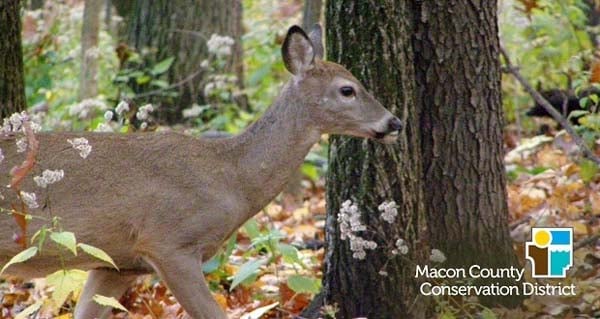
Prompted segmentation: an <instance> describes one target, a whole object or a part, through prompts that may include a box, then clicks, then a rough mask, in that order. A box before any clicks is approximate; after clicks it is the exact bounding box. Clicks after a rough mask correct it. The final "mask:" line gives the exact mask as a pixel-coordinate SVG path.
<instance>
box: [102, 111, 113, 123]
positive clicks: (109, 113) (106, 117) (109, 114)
mask: <svg viewBox="0 0 600 319" xmlns="http://www.w3.org/2000/svg"><path fill="white" fill-rule="evenodd" d="M113 115H114V114H113V112H112V111H106V112H104V120H105V121H107V122H108V121H110V120H112V118H113Z"/></svg>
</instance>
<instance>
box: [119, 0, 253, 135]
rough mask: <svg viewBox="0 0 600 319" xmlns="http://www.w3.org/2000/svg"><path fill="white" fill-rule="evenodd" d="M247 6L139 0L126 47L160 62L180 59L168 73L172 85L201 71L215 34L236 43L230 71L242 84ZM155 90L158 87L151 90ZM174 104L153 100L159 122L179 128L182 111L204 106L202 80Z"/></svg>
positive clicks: (226, 1) (182, 89)
mask: <svg viewBox="0 0 600 319" xmlns="http://www.w3.org/2000/svg"><path fill="white" fill-rule="evenodd" d="M241 18H242V5H241V2H240V0H223V1H216V2H215V1H210V0H156V1H149V0H135V1H134V4H133V10H132V13H131V14H130V16H129V21H128V26H127V28H128V31H127V42H128V45H129V46H131V47H133V48H135V49H136V50H137V51H138V52H140V51H142V50H144V49H150V52H154V53H153V54H154V56H155V61H156V62H159V61H161V60H163V59H166V58H168V57H175V62H174V64H173V65H172V67H171V68H170V69H169V73H168V78H169V82H170V83H179V82H181V81H183V80H184V79H186V78H188V77H189V76H190V74H192V73H194V72H195V71H198V70H199V69H200V64H201V62H202V61H203V60H204V59H206V58H208V52H207V48H206V42H207V41H208V39H209V38H210V37H211V35H212V34H213V33H216V34H219V35H222V36H224V35H226V36H230V37H232V38H233V39H234V41H235V44H234V46H233V54H232V55H231V57H230V59H229V61H228V66H227V70H228V71H229V72H231V73H233V74H235V75H236V76H237V82H238V85H239V86H240V87H241V86H242V84H243V60H242V43H241V34H242V25H241ZM151 89H155V88H150V90H151ZM178 90H179V96H178V97H177V98H174V99H165V98H157V97H154V98H151V99H150V102H153V103H155V104H158V105H159V108H158V113H157V116H158V118H159V120H162V121H165V122H168V123H175V122H177V121H179V120H180V119H181V110H182V109H184V108H188V107H190V106H191V105H192V104H194V103H199V104H202V101H203V96H202V76H196V77H194V79H192V80H191V81H187V82H186V83H185V84H183V85H181V86H179V88H178Z"/></svg>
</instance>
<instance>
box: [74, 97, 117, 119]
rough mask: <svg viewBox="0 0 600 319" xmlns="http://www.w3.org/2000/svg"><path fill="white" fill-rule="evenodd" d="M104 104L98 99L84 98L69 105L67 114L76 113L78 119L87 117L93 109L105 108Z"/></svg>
mask: <svg viewBox="0 0 600 319" xmlns="http://www.w3.org/2000/svg"><path fill="white" fill-rule="evenodd" d="M107 108H108V107H107V106H106V104H105V103H104V102H103V101H101V100H98V99H85V100H83V101H81V102H79V103H77V104H73V105H71V106H70V107H69V115H71V116H75V115H77V116H78V117H79V118H80V119H85V118H87V117H88V116H89V115H90V114H91V113H92V112H93V111H95V110H101V111H103V110H106V109H107Z"/></svg>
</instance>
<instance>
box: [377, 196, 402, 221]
mask: <svg viewBox="0 0 600 319" xmlns="http://www.w3.org/2000/svg"><path fill="white" fill-rule="evenodd" d="M377 209H379V211H380V212H381V218H383V220H385V221H386V222H388V223H390V224H391V223H393V222H394V221H395V220H396V216H398V205H396V202H394V201H391V202H387V201H386V202H383V203H381V205H379V207H377Z"/></svg>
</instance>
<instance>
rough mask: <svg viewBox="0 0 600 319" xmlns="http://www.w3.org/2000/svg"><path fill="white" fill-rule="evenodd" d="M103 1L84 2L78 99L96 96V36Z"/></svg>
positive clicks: (91, 0) (90, 0)
mask: <svg viewBox="0 0 600 319" xmlns="http://www.w3.org/2000/svg"><path fill="white" fill-rule="evenodd" d="M104 4H105V0H86V1H85V6H84V9H83V25H82V27H81V78H80V80H79V99H80V100H83V99H87V98H92V97H95V96H96V95H98V80H97V73H98V34H99V32H100V11H101V10H102V7H103V5H104Z"/></svg>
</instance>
